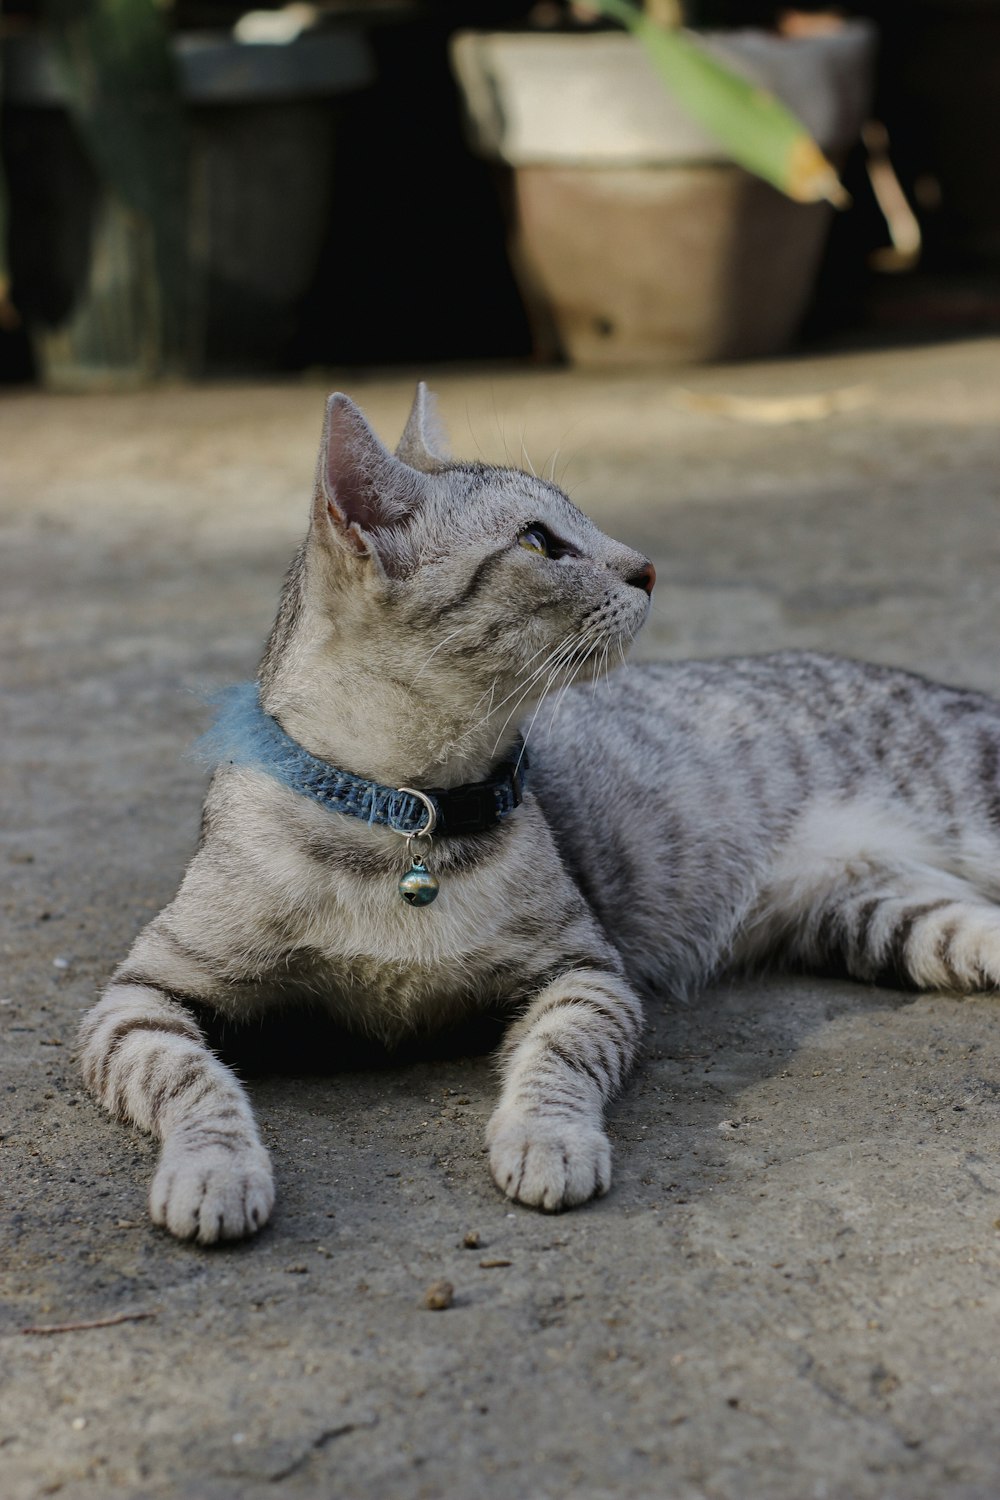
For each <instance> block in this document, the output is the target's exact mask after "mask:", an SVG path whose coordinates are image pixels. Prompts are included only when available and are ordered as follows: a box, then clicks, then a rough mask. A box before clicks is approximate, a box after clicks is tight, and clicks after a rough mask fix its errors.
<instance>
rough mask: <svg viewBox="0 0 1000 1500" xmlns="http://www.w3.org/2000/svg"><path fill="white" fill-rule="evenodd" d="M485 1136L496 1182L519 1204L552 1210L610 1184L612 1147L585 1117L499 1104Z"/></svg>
mask: <svg viewBox="0 0 1000 1500" xmlns="http://www.w3.org/2000/svg"><path fill="white" fill-rule="evenodd" d="M486 1140H487V1143H488V1145H489V1148H490V1171H491V1172H492V1173H493V1180H494V1182H495V1183H496V1185H497V1187H498V1188H500V1189H501V1190H502V1191H503V1192H505V1193H506V1194H507V1197H508V1198H513V1199H515V1200H516V1201H517V1202H518V1203H527V1204H530V1206H531V1207H532V1208H544V1209H546V1210H547V1211H548V1212H549V1213H555V1212H556V1211H557V1210H558V1209H560V1208H572V1206H573V1205H574V1203H586V1201H587V1199H588V1198H595V1197H599V1196H600V1195H601V1194H602V1193H606V1192H607V1190H608V1188H609V1187H610V1186H611V1145H610V1143H609V1141H608V1138H607V1136H606V1135H605V1134H604V1131H603V1130H601V1129H600V1127H599V1126H597V1125H593V1124H590V1123H589V1122H588V1121H586V1120H581V1121H567V1120H563V1119H556V1120H547V1119H546V1118H545V1116H544V1115H530V1114H524V1113H522V1112H521V1111H520V1110H517V1109H510V1108H505V1107H504V1106H502V1105H501V1107H500V1108H499V1109H498V1110H497V1111H496V1113H495V1114H494V1116H493V1118H492V1120H491V1121H490V1124H489V1128H488V1130H487V1132H486Z"/></svg>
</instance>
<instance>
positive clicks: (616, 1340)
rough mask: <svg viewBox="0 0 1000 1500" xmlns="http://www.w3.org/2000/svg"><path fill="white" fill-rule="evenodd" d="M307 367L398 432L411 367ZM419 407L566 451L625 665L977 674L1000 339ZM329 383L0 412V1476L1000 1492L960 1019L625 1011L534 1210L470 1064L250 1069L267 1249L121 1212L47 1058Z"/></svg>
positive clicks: (71, 1482)
mask: <svg viewBox="0 0 1000 1500" xmlns="http://www.w3.org/2000/svg"><path fill="white" fill-rule="evenodd" d="M342 383H343V384H344V385H346V387H347V389H349V390H350V391H351V392H352V393H353V394H354V395H355V396H356V397H357V398H358V399H359V400H360V402H361V403H362V405H364V406H365V407H366V409H367V410H368V412H369V414H370V415H371V417H372V418H373V419H374V421H375V423H376V424H377V426H378V427H379V429H380V430H381V431H382V432H383V433H384V435H385V436H386V437H387V438H389V439H391V440H395V437H396V435H397V433H398V431H399V429H400V427H401V425H402V422H403V419H404V417H405V413H406V408H407V405H408V400H409V395H410V392H411V388H412V382H411V380H410V379H409V378H404V377H402V376H399V375H395V374H394V375H392V376H391V377H390V378H385V379H382V378H375V377H372V376H369V375H365V376H361V377H358V378H354V377H351V378H350V379H348V378H347V377H344V378H343V381H342ZM436 383H437V385H438V387H439V389H440V392H441V396H442V410H443V413H444V415H445V417H446V419H447V420H448V422H449V424H450V427H451V430H452V435H453V440H454V444H455V447H456V450H458V451H459V452H461V453H462V454H467V455H474V454H476V453H482V454H484V455H487V456H489V457H501V458H502V456H503V453H504V448H505V444H506V449H507V451H508V452H509V454H510V456H511V458H512V459H513V460H517V458H518V456H519V453H520V450H521V443H522V438H523V441H524V443H525V445H526V448H527V451H528V452H529V453H530V455H531V457H532V458H533V460H534V461H535V463H536V464H542V463H548V462H549V461H550V460H551V458H552V456H553V454H554V453H555V451H556V450H557V449H558V450H560V453H561V455H562V456H561V457H559V458H558V460H557V462H556V472H557V474H558V473H563V472H564V473H565V478H566V483H567V484H568V486H569V487H570V489H571V491H572V493H573V494H574V496H575V497H576V498H577V499H578V500H579V501H580V503H581V504H583V505H584V506H585V507H586V508H587V509H589V510H590V511H591V512H592V514H594V516H595V517H596V518H597V519H598V520H599V521H600V522H601V523H602V524H604V525H605V526H606V527H607V528H608V529H610V530H612V531H614V532H615V533H616V534H617V535H619V536H621V537H622V538H625V539H628V540H630V541H632V542H634V543H635V544H636V545H638V546H639V547H642V548H644V549H647V550H649V551H650V552H651V553H652V555H653V557H654V559H655V561H656V564H657V568H658V571H659V580H660V581H659V586H658V588H657V591H656V597H655V608H656V612H655V614H654V616H653V620H652V624H651V627H650V629H649V631H648V633H647V635H646V638H645V642H644V647H643V650H644V651H645V653H646V654H648V655H653V656H658V655H669V656H675V655H677V656H679V655H687V654H693V653H722V652H730V651H762V650H767V649H770V648H772V647H778V646H810V647H813V646H819V647H824V648H829V649H833V650H837V651H843V652H847V653H853V654H856V655H863V656H867V657H872V658H876V659H879V660H884V661H891V662H899V663H902V664H904V665H906V666H909V667H915V668H918V669H923V670H926V671H927V672H930V673H933V674H937V675H940V676H943V677H946V678H949V679H951V680H953V681H956V682H961V683H967V684H972V685H975V686H977V687H981V688H986V689H993V690H996V691H997V692H1000V464H998V459H1000V344H998V343H996V342H979V343H966V344H962V345H952V346H948V347H939V348H921V349H910V350H905V351H896V352H888V353H886V352H882V353H871V354H863V355H850V356H837V357H831V358H827V359H815V360H803V361H798V362H785V363H776V364H770V365H762V366H757V367H753V366H743V367H740V368H734V369H716V370H713V371H700V372H695V373H692V374H684V375H682V376H671V375H663V374H645V375H641V376H634V377H625V376H621V377H615V378H599V377H597V376H590V375H581V374H573V373H565V372H554V373H548V372H546V373H539V372H528V373H512V372H508V371H503V372H493V373H482V372H478V373H473V374H470V375H460V374H456V373H449V374H447V375H444V376H442V377H440V378H439V379H438V380H437V382H436ZM325 389H326V385H325V384H324V383H322V382H320V381H319V380H309V381H304V382H302V383H295V384H284V385H280V386H246V387H213V388H209V389H178V390H170V391H163V392H156V393H142V394H135V395H128V396H119V397H96V396H95V397H87V398H83V397H80V398H55V397H46V396H43V395H40V394H16V395H7V396H5V397H4V398H3V401H2V403H0V518H2V533H0V568H2V576H3V585H2V589H3V592H2V612H3V624H4V637H3V638H4V647H3V652H2V666H3V671H4V675H5V678H6V696H5V700H4V713H3V732H4V741H5V749H6V751H7V755H6V757H5V759H6V769H5V770H4V773H3V774H4V799H3V800H4V804H5V808H6V813H5V818H4V826H3V831H2V835H0V837H2V849H0V861H2V865H3V868H4V872H5V884H4V891H3V902H4V911H5V931H4V934H3V959H4V962H3V970H2V978H0V1024H2V1026H3V1031H4V1043H3V1074H4V1079H3V1091H2V1099H3V1101H4V1109H3V1114H2V1118H0V1131H2V1137H3V1139H2V1145H0V1162H2V1164H3V1173H2V1182H3V1189H2V1191H3V1209H2V1220H0V1244H2V1248H0V1274H2V1282H3V1294H4V1301H3V1305H2V1313H0V1316H2V1324H0V1328H2V1341H0V1343H2V1348H0V1495H2V1496H3V1497H4V1500H34V1497H40V1496H47V1495H53V1494H64V1495H66V1496H72V1497H73V1500H103V1497H107V1496H122V1497H125V1496H130V1497H144V1500H145V1497H149V1500H160V1497H164V1500H165V1497H168V1496H169V1497H190V1500H257V1497H263V1496H272V1495H280V1496H288V1497H311V1496H323V1497H327V1496H331V1497H333V1496H335V1497H338V1500H354V1497H358V1500H360V1497H365V1500H368V1497H371V1500H418V1497H420V1500H436V1497H447V1500H466V1497H470V1500H471V1497H477V1500H478V1497H485V1500H564V1497H566V1500H569V1497H574V1500H604V1497H611V1496H614V1497H621V1500H633V1497H635V1500H640V1497H641V1500H646V1497H661V1496H664V1497H668V1500H695V1497H711V1500H743V1497H746V1500H757V1497H766V1500H804V1497H815V1500H824V1497H826V1500H837V1497H845V1500H846V1497H850V1500H868V1497H872V1500H876V1497H877V1500H974V1497H975V1500H980V1497H983V1500H985V1497H987V1496H989V1497H992V1496H995V1495H996V1494H997V1493H998V1492H1000V1429H998V1420H997V1414H998V1411H1000V1029H998V1024H997V1021H998V1018H997V1013H996V1005H997V1002H996V1000H994V999H990V998H986V999H983V998H978V999H974V1000H965V1001H962V1000H955V999H953V998H947V997H942V996H937V995H929V996H926V997H923V998H919V999H914V998H913V997H912V996H904V995H902V994H897V993H894V992H892V991H889V990H878V989H865V988H861V987H854V986H850V985H847V984H841V983H835V982H831V981H820V980H814V979H802V978H778V977H776V978H774V979H771V980H768V981H766V982H755V983H745V982H738V983H737V982H734V983H731V984H730V983H726V984H721V985H719V986H718V987H716V988H715V989H713V990H712V992H711V993H709V994H706V995H705V996H704V997H702V999H701V1000H700V1001H699V1002H698V1003H697V1004H695V1005H692V1006H691V1007H690V1008H687V1009H680V1008H677V1007H671V1006H668V1005H666V1004H663V1005H661V1006H654V1007H653V1008H652V1009H651V1013H650V1016H649V1035H648V1045H647V1047H646V1051H645V1057H644V1060H643V1062H642V1065H641V1067H640V1069H639V1071H638V1073H637V1076H636V1078H635V1080H634V1082H633V1084H632V1086H631V1087H630V1089H629V1090H628V1092H627V1093H626V1095H625V1097H624V1098H623V1100H622V1101H621V1103H620V1104H619V1105H618V1107H617V1108H616V1109H615V1110H614V1113H613V1116H612V1121H611V1132H612V1135H613V1139H614V1146H615V1160H616V1179H615V1185H614V1188H613V1190H612V1192H611V1194H610V1195H609V1196H608V1197H607V1198H605V1199H604V1200H602V1201H601V1202H599V1203H596V1204H593V1205H591V1206H589V1207H587V1208H585V1209H582V1210H577V1211H576V1212H574V1213H571V1214H568V1215H565V1216H561V1217H543V1216H539V1215H537V1214H534V1213H532V1212H530V1211H527V1210H522V1209H513V1208H512V1207H511V1206H510V1205H509V1204H508V1203H507V1202H506V1201H505V1200H503V1199H502V1198H501V1197H500V1196H499V1195H498V1194H497V1193H496V1191H495V1190H494V1189H493V1188H492V1186H491V1184H490V1181H489V1178H488V1174H487V1171H486V1163H485V1159H484V1155H483V1151H482V1146H481V1137H482V1131H483V1127H484V1124H485V1121H486V1119H487V1116H488V1114H489V1111H490V1108H491V1102H492V1100H493V1097H494V1083H493V1079H492V1076H491V1071H490V1064H489V1061H488V1059H486V1058H483V1057H478V1056H471V1057H469V1056H459V1057H452V1058H450V1059H445V1060H433V1059H431V1060H423V1061H416V1062H410V1063H408V1064H406V1065H402V1064H393V1065H390V1066H382V1067H377V1066H374V1065H367V1066H360V1067H359V1066H357V1065H356V1066H355V1067H354V1068H353V1069H349V1070H345V1069H344V1068H343V1067H341V1068H340V1070H339V1071H338V1062H337V1059H329V1060H328V1059H326V1058H322V1057H321V1058H314V1059H313V1070H312V1073H311V1074H306V1073H304V1072H303V1070H302V1066H301V1064H300V1065H299V1068H298V1071H297V1072H296V1071H290V1070H289V1066H288V1065H287V1064H286V1065H285V1067H284V1070H283V1071H279V1072H277V1073H275V1074H271V1075H267V1074H265V1075H263V1076H260V1077H257V1078H255V1079H254V1080H253V1081H252V1084H251V1087H252V1093H253V1096H254V1099H255V1103H256V1106H257V1109H258V1112H259V1115H260V1118H261V1120H262V1122H263V1130H264V1135H265V1139H266V1140H267V1142H268V1144H269V1145H270V1148H271V1150H272V1152H273V1154H274V1158H275V1163H276V1168H277V1173H278V1180H279V1194H280V1196H279V1202H278V1207H277V1210H276V1214H275V1218H274V1222H273V1225H272V1227H271V1228H269V1229H268V1230H267V1231H266V1232H265V1233H264V1234H262V1235H261V1237H260V1238H259V1239H258V1240H257V1241H256V1242H255V1243H252V1244H249V1245H247V1246H245V1247H239V1248H235V1249H224V1250H214V1251H211V1252H206V1251H202V1250H198V1249H194V1248H191V1247H188V1246H184V1245H180V1244H177V1243H175V1242H173V1241H172V1240H170V1239H168V1238H166V1237H165V1236H164V1235H163V1234H161V1233H159V1232H157V1231H155V1230H153V1229H152V1228H151V1227H150V1225H149V1224H148V1222H147V1220H146V1216H145V1208H144V1198H145V1191H146V1184H147V1181H148V1178H149V1176H150V1173H151V1170H152V1166H153V1161H154V1149H153V1146H152V1145H151V1143H150V1142H148V1141H147V1140H145V1139H143V1138H141V1137H139V1136H138V1135H136V1134H134V1133H130V1132H129V1131H127V1130H125V1129H123V1128H121V1127H120V1126H117V1125H115V1124H113V1123H112V1122H110V1121H109V1120H107V1119H106V1118H104V1117H103V1116H101V1115H100V1114H99V1113H98V1111H97V1110H96V1108H95V1107H94V1105H93V1104H92V1103H91V1102H90V1101H89V1099H88V1098H86V1097H85V1096H84V1094H83V1093H82V1091H81V1088H80V1084H79V1080H78V1078H77V1074H76V1071H75V1069H74V1064H73V1059H72V1046H73V1037H74V1032H75V1028H76V1025H77V1021H78V1018H79V1016H80V1013H81V1011H82V1010H83V1009H84V1008H85V1007H86V1006H87V1005H88V1004H89V1003H90V1002H91V1000H92V998H93V997H94V994H95V991H96V989H97V987H98V985H99V984H100V983H101V980H102V977H103V976H105V975H106V974H107V973H108V971H109V970H110V968H111V967H112V966H113V964H114V963H115V962H116V961H117V960H118V958H119V957H120V956H121V955H122V954H123V953H124V951H125V949H126V948H127V946H128V944H129V942H130V940H131V938H132V936H133V934H134V933H135V932H136V930H137V929H138V927H139V926H140V925H141V924H142V923H143V922H144V921H145V920H146V919H147V918H148V917H149V916H150V915H151V914H152V913H153V912H155V911H156V910H157V908H158V907H159V906H160V905H161V904H162V903H163V902H165V901H166V900H167V898H168V897H169V896H170V895H171V893H172V891H173V889H174V887H175V884H176V882H177V879H178V876H179V873H180V871H181V869H182V867H183V864H184V861H185V857H186V855H187V853H188V852H189V850H190V848H191V845H192V841H193V838H194V835H195V831H196V827H197V821H198V811H199V800H200V794H201V784H202V778H201V774H200V772H199V771H198V769H197V768H195V767H194V766H192V765H191V764H187V763H185V762H184V760H182V759H181V752H182V751H183V749H184V746H185V745H186V744H187V743H188V742H189V741H190V740H191V738H192V737H193V736H194V734H195V733H196V730H197V728H198V726H199V725H200V724H201V722H202V711H201V710H200V708H199V705H198V701H197V699H196V697H195V696H194V694H193V693H192V691H191V690H192V689H196V690H197V689H201V688H204V687H210V686H213V685H216V684H219V683H223V682H226V681H231V680H234V679H238V678H241V677H245V676H247V675H248V674H250V672H251V671H252V669H253V667H254V664H255V659H256V653H257V650H258V647H259V644H260V642H261V640H262V637H263V634H264V632H265V630H266V628H267V626H268V624H269V621H270V617H271V612H272V609H273V605H274V600H275V595H276V591H277V587H278V584H279V580H280V577H281V574H282V570H283V567H284V564H285V561H286V559H287V556H288V555H289V553H290V550H291V548H292V546H293V544H294V543H295V541H296V539H297V537H298V535H299V533H300V532H301V530H302V528H303V525H304V518H305V514H306V508H307V498H308V490H309V484H310V478H311V472H312V465H313V458H314V450H315V444H316V441H317V436H318V431H319V425H320V418H321V413H322V399H323V395H324V392H325ZM469 1232H474V1233H476V1234H478V1236H479V1244H478V1248H475V1249H469V1248H464V1247H463V1237H464V1236H465V1235H466V1234H467V1233H469ZM441 1278H446V1279H448V1280H449V1281H451V1282H452V1283H453V1284H454V1288H455V1302H454V1305H453V1306H452V1307H451V1308H450V1309H448V1310H446V1311H437V1312H434V1311H428V1310H427V1309H426V1308H425V1307H424V1305H423V1299H424V1293H425V1290H426V1288H427V1286H428V1285H429V1284H430V1283H431V1282H434V1281H437V1280H439V1279H441ZM119 1315H126V1316H128V1317H130V1318H132V1317H133V1316H134V1317H135V1319H136V1320H135V1321H123V1322H118V1323H115V1324H113V1325H111V1326H103V1327H96V1328H91V1329H76V1330H70V1331H65V1332H50V1333H38V1332H32V1331H31V1329H32V1327H37V1326H38V1325H43V1326H51V1325H61V1324H66V1323H79V1322H82V1321H87V1320H102V1319H107V1318H114V1317H117V1316H119Z"/></svg>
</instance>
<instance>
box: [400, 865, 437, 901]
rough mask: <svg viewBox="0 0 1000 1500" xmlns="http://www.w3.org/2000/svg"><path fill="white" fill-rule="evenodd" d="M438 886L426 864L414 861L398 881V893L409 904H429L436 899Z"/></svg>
mask: <svg viewBox="0 0 1000 1500" xmlns="http://www.w3.org/2000/svg"><path fill="white" fill-rule="evenodd" d="M439 890H440V886H439V885H438V883H437V881H436V880H435V878H434V876H433V875H432V874H431V872H430V871H429V870H428V868H427V866H426V865H422V864H420V863H419V861H414V864H413V867H412V868H411V869H409V870H407V872H406V874H405V875H404V876H403V878H402V879H401V880H400V882H399V894H400V895H401V896H402V898H403V900H404V901H406V902H408V903H409V905H410V906H430V904H431V902H432V901H435V900H436V899H437V893H438V891H439Z"/></svg>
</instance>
